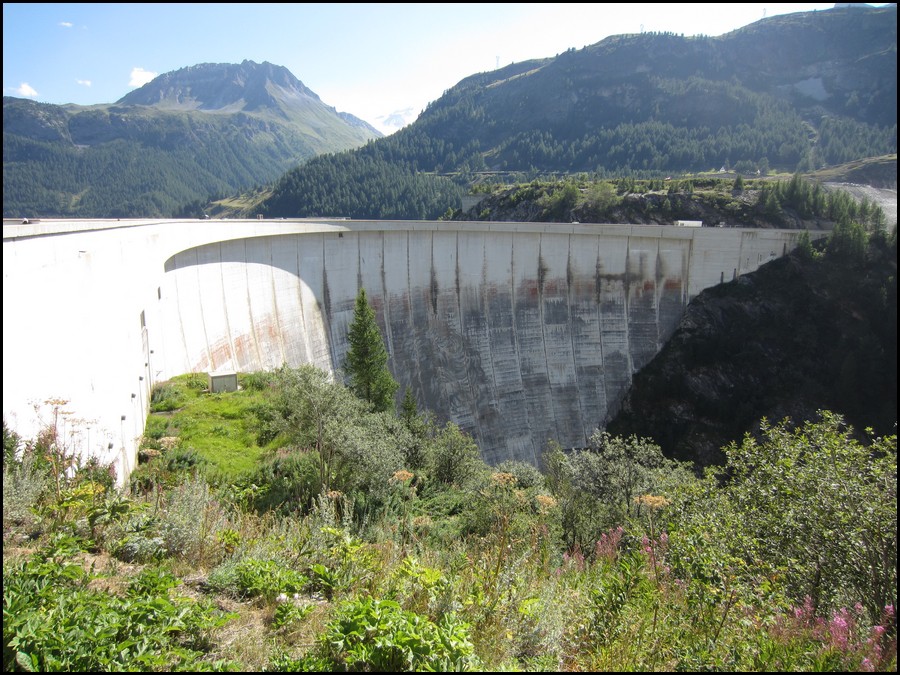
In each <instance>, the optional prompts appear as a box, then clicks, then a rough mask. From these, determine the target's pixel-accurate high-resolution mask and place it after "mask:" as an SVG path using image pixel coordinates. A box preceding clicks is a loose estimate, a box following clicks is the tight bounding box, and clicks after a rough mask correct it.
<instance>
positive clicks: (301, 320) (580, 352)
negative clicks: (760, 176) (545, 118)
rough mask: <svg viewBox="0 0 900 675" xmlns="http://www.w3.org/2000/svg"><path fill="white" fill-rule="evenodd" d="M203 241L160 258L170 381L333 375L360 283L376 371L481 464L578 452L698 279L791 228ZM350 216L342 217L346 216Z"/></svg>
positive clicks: (760, 254) (743, 265) (422, 229)
mask: <svg viewBox="0 0 900 675" xmlns="http://www.w3.org/2000/svg"><path fill="white" fill-rule="evenodd" d="M371 226H372V227H374V228H375V229H354V230H348V231H344V232H323V233H316V234H292V235H278V236H268V237H258V238H253V239H243V240H236V241H227V242H217V243H211V244H207V245H204V246H199V247H196V248H193V249H189V250H185V251H182V252H180V253H178V254H176V255H175V256H173V257H172V258H170V259H169V260H168V261H166V265H165V270H166V274H165V279H164V281H163V287H162V297H163V299H164V300H165V303H164V310H165V312H166V314H165V316H164V320H163V326H164V350H163V351H164V353H165V364H166V370H167V371H168V372H170V373H172V374H175V373H181V372H191V371H194V372H196V371H201V372H209V371H222V370H226V371H227V370H237V371H252V370H260V369H273V368H277V367H278V366H280V365H282V364H285V363H286V364H288V365H291V366H296V365H299V364H302V363H312V364H314V365H316V366H318V367H320V368H323V369H325V370H328V371H330V372H332V373H333V374H335V376H336V377H338V378H339V377H340V372H339V371H340V369H341V367H342V365H343V363H344V358H345V356H346V352H347V348H348V344H347V334H348V331H349V325H350V323H351V321H352V319H353V312H354V304H355V299H356V295H357V293H358V291H359V289H360V288H365V290H366V293H367V295H368V297H369V300H370V303H371V304H372V306H373V307H374V309H375V312H376V317H377V320H378V322H379V325H380V327H381V330H382V335H383V336H384V338H385V343H386V346H387V350H388V353H389V355H390V361H389V364H388V365H389V367H390V369H391V372H392V373H393V374H394V377H395V378H396V379H397V380H398V382H399V383H400V385H401V388H400V391H399V395H400V396H402V394H403V391H404V390H405V388H406V387H410V388H411V390H412V392H413V394H414V395H415V397H416V400H417V402H418V404H419V407H420V409H429V410H431V411H433V412H435V413H436V414H437V415H438V417H439V419H443V420H452V421H454V422H455V423H456V424H458V425H459V426H460V427H461V428H462V429H463V430H464V431H466V432H468V433H469V434H471V435H472V436H473V437H474V438H475V440H476V442H477V443H478V445H479V447H480V448H481V449H482V455H483V457H484V459H485V460H486V461H488V462H489V463H492V464H496V463H499V462H501V461H503V460H507V459H516V460H521V461H526V462H530V463H532V464H535V465H538V464H539V461H540V456H541V453H542V451H543V449H544V448H545V445H546V442H547V441H548V440H550V439H553V440H556V441H558V442H559V443H560V444H561V445H562V446H563V447H583V446H585V445H586V444H587V441H588V439H589V437H590V435H591V434H592V433H593V431H594V430H595V429H597V428H598V427H601V428H602V427H603V426H605V424H606V422H607V421H608V419H609V418H610V417H611V415H612V414H613V413H614V412H615V410H616V409H617V406H618V403H619V401H620V400H621V398H622V397H623V396H624V394H625V392H626V390H627V388H628V386H629V385H630V383H631V378H632V375H633V373H635V372H636V371H637V370H639V369H640V368H641V367H642V366H643V365H644V364H646V363H647V362H648V361H649V360H650V359H652V358H653V357H654V356H655V355H656V354H657V353H658V352H659V350H660V348H661V347H662V345H663V344H664V343H665V341H666V340H667V339H668V337H669V336H670V335H671V334H672V332H673V331H674V329H675V327H676V326H677V324H678V322H679V320H680V319H681V316H682V314H683V313H684V310H685V308H686V306H687V304H688V302H689V301H690V299H691V298H692V297H693V296H694V295H696V294H697V293H698V292H699V291H700V290H702V289H704V288H707V287H709V286H712V285H715V284H717V283H720V282H721V281H724V280H731V279H732V278H734V277H735V276H737V275H740V274H743V273H746V272H748V271H752V270H755V269H757V268H758V267H759V265H760V264H762V263H764V262H767V261H769V260H771V259H773V258H775V257H778V256H780V255H782V254H783V253H784V252H786V251H787V250H790V249H791V248H793V245H794V244H795V242H796V237H797V236H799V232H796V231H793V232H783V231H774V230H719V229H705V230H704V229H699V228H674V227H647V226H602V227H600V226H590V225H584V226H575V225H544V224H540V225H524V224H517V225H513V224H499V223H492V224H485V223H477V224H474V223H470V224H459V223H447V224H439V223H432V224H430V225H429V224H423V223H417V224H415V225H412V226H411V225H409V224H407V225H406V226H404V225H403V224H402V223H391V224H390V229H387V228H386V227H384V226H382V227H378V225H377V224H374V223H373V224H371ZM351 227H352V226H351Z"/></svg>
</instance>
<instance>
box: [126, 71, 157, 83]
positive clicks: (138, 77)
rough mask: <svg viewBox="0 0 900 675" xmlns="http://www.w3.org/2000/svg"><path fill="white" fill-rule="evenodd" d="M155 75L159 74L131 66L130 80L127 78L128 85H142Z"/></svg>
mask: <svg viewBox="0 0 900 675" xmlns="http://www.w3.org/2000/svg"><path fill="white" fill-rule="evenodd" d="M157 75H159V73H151V72H150V71H149V70H144V69H143V68H132V69H131V80H129V82H128V86H130V87H143V86H144V85H145V84H147V83H148V82H149V81H150V80H152V79H153V78H154V77H156V76H157Z"/></svg>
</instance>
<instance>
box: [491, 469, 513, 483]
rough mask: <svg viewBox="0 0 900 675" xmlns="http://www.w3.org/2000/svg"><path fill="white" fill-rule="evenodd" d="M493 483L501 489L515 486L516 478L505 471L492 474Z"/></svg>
mask: <svg viewBox="0 0 900 675" xmlns="http://www.w3.org/2000/svg"><path fill="white" fill-rule="evenodd" d="M491 482H492V483H493V484H494V485H499V486H500V487H505V486H507V485H515V484H516V482H517V481H516V477H515V476H513V475H512V474H511V473H506V472H504V471H496V472H494V473H492V474H491Z"/></svg>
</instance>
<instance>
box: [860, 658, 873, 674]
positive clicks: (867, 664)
mask: <svg viewBox="0 0 900 675" xmlns="http://www.w3.org/2000/svg"><path fill="white" fill-rule="evenodd" d="M859 667H860V669H861V670H862V671H863V672H866V673H874V672H875V666H873V665H872V662H871V661H870V660H869V659H863V660H862V663H861V664H859Z"/></svg>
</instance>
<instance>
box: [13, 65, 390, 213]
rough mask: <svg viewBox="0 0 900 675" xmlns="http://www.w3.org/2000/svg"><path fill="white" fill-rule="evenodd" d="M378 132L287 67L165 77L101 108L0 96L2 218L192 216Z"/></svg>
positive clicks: (216, 68) (228, 68)
mask: <svg viewBox="0 0 900 675" xmlns="http://www.w3.org/2000/svg"><path fill="white" fill-rule="evenodd" d="M380 136H381V133H380V132H378V131H377V130H375V129H374V128H372V127H371V126H369V125H368V124H366V123H365V122H363V121H362V120H359V119H357V118H355V117H353V116H352V115H348V114H346V113H338V112H337V111H336V110H335V109H334V108H331V107H329V106H327V105H326V104H324V103H323V102H322V101H321V100H320V99H319V97H318V96H317V95H316V94H315V93H314V92H312V91H311V90H309V89H308V88H307V87H305V86H304V85H303V83H302V82H300V81H299V80H298V79H297V78H295V77H294V76H293V75H292V74H291V73H290V72H289V71H288V70H287V69H285V68H283V67H280V66H274V65H272V64H269V63H262V64H257V63H254V62H252V61H244V62H243V63H241V64H239V65H235V64H201V65H198V66H193V67H190V68H183V69H181V70H178V71H175V72H173V73H166V74H164V75H160V76H159V77H157V78H155V79H154V80H153V81H152V82H149V83H148V84H146V85H144V86H143V87H141V88H140V89H137V90H135V91H133V92H131V93H129V94H128V95H126V96H124V97H123V98H121V99H120V100H119V101H117V102H116V103H114V104H108V105H107V104H103V105H93V106H77V105H63V106H59V105H50V104H43V103H37V102H34V101H29V100H25V99H17V98H11V97H6V96H5V97H4V98H3V215H4V216H5V217H24V216H28V217H36V216H44V217H47V216H61V217H95V218H96V217H107V218H108V217H127V216H143V217H158V216H173V215H181V214H185V215H195V214H194V213H192V212H191V211H192V209H191V207H190V206H189V205H191V204H193V211H200V210H202V205H203V204H205V203H206V202H207V201H208V200H209V199H210V198H211V197H214V196H225V195H228V194H233V193H236V192H240V191H242V190H245V189H247V188H250V187H252V186H255V185H260V184H266V183H270V182H272V181H274V180H275V179H276V178H277V177H278V176H280V175H281V174H282V173H284V171H286V170H287V169H288V168H290V167H292V166H295V165H297V164H299V163H300V162H302V161H304V160H306V159H309V158H310V157H313V156H315V155H318V154H321V153H326V152H337V151H341V150H347V149H349V148H354V147H358V146H360V145H362V144H364V143H365V142H366V141H368V140H370V139H373V138H378V137H380ZM196 215H199V213H196Z"/></svg>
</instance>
